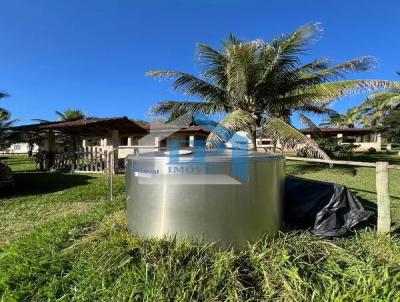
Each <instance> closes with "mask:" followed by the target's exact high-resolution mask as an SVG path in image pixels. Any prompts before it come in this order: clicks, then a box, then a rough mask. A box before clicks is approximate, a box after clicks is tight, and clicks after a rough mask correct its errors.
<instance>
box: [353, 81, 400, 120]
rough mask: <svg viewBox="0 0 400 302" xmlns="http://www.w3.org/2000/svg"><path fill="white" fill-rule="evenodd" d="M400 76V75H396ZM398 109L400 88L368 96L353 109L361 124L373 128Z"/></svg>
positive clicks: (395, 87) (392, 88)
mask: <svg viewBox="0 0 400 302" xmlns="http://www.w3.org/2000/svg"><path fill="white" fill-rule="evenodd" d="M398 74H399V75H400V73H398ZM398 108H400V86H399V85H395V86H391V87H390V88H389V89H387V90H385V91H380V92H376V93H373V94H372V95H370V96H369V97H368V98H367V99H366V100H365V101H364V102H363V103H362V104H361V105H360V106H358V107H356V108H355V109H356V110H357V112H358V119H359V121H360V122H361V123H363V124H365V125H369V126H373V127H375V126H376V127H378V126H382V122H383V119H384V118H385V117H386V116H387V115H388V114H389V113H390V112H391V111H392V110H394V109H398Z"/></svg>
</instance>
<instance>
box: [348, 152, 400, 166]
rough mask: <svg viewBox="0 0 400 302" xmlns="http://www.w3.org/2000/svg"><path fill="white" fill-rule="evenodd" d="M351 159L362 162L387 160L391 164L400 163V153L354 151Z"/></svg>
mask: <svg viewBox="0 0 400 302" xmlns="http://www.w3.org/2000/svg"><path fill="white" fill-rule="evenodd" d="M352 160H355V161H363V162H377V161H387V162H389V164H392V165H400V155H399V154H398V153H395V152H388V153H386V152H379V153H355V154H354V155H353V158H352Z"/></svg>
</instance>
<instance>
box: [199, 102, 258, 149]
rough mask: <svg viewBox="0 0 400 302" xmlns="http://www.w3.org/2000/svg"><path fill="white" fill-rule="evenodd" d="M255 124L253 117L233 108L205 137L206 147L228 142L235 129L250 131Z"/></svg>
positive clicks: (253, 129)
mask: <svg viewBox="0 0 400 302" xmlns="http://www.w3.org/2000/svg"><path fill="white" fill-rule="evenodd" d="M255 129H256V125H255V122H254V119H253V117H252V116H251V115H250V114H248V113H247V112H244V111H242V110H235V111H233V112H232V113H230V114H228V115H227V116H225V118H223V119H222V121H220V122H219V124H218V125H217V126H216V127H214V128H213V129H212V132H211V133H210V134H209V135H208V137H207V142H206V144H207V146H208V147H218V146H221V145H223V144H224V143H226V142H228V141H229V139H230V138H231V137H232V136H233V135H234V134H235V132H237V131H245V132H248V133H251V132H252V131H255Z"/></svg>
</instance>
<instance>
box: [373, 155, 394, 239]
mask: <svg viewBox="0 0 400 302" xmlns="http://www.w3.org/2000/svg"><path fill="white" fill-rule="evenodd" d="M376 194H377V204H378V233H380V234H387V233H390V225H391V223H392V221H391V217H390V196H389V168H388V163H387V162H377V163H376Z"/></svg>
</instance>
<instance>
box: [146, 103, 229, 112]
mask: <svg viewBox="0 0 400 302" xmlns="http://www.w3.org/2000/svg"><path fill="white" fill-rule="evenodd" d="M228 111H230V107H228V105H227V104H225V103H223V102H222V103H220V102H177V101H163V102H159V103H157V104H156V105H154V106H153V107H152V108H151V109H150V113H151V114H153V115H171V114H173V113H177V116H180V115H182V114H183V113H188V112H191V113H201V114H217V113H225V112H228Z"/></svg>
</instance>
